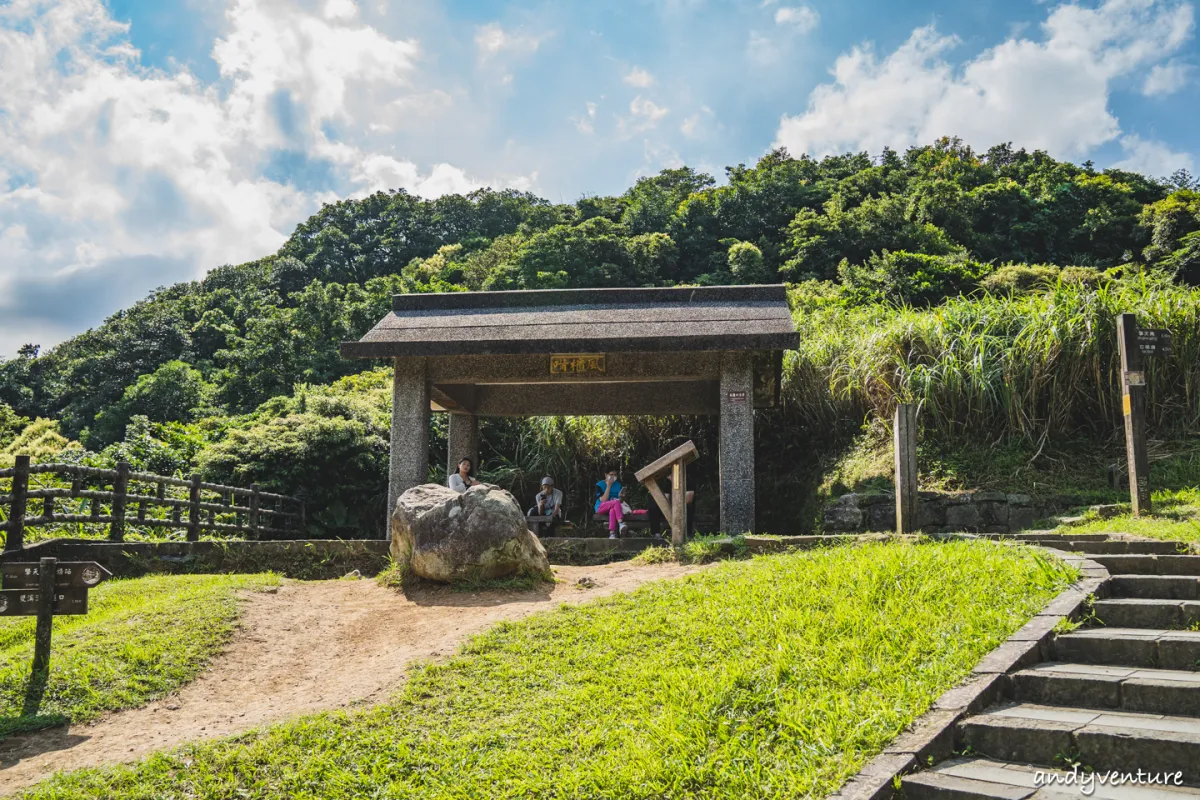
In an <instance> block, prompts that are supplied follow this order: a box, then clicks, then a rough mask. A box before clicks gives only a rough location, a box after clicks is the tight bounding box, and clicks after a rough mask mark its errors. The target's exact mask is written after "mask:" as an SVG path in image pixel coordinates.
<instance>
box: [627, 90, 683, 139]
mask: <svg viewBox="0 0 1200 800" xmlns="http://www.w3.org/2000/svg"><path fill="white" fill-rule="evenodd" d="M669 113H670V109H667V108H663V107H662V106H660V105H657V104H656V103H655V102H654V101H653V100H651V99H649V98H648V97H643V96H642V95H640V94H639V95H638V96H637V97H635V98H633V100H631V101H630V103H629V116H628V117H622V118H621V119H619V120H618V121H617V129H618V132H619V133H620V134H621V136H622V137H627V136H631V135H633V134H635V133H643V132H645V131H648V130H651V129H653V128H656V127H658V123H660V122H662V120H663V118H664V117H665V116H667V114H669Z"/></svg>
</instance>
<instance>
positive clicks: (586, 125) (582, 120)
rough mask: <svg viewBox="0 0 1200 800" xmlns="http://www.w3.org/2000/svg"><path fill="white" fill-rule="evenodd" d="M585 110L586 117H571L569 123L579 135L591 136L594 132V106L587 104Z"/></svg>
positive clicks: (593, 104)
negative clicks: (570, 122) (573, 125)
mask: <svg viewBox="0 0 1200 800" xmlns="http://www.w3.org/2000/svg"><path fill="white" fill-rule="evenodd" d="M586 108H587V116H584V117H572V118H571V121H572V122H574V123H575V127H576V129H578V131H579V132H580V133H586V134H592V133H595V132H596V104H595V103H588V104H587V106H586Z"/></svg>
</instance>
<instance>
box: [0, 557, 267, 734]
mask: <svg viewBox="0 0 1200 800" xmlns="http://www.w3.org/2000/svg"><path fill="white" fill-rule="evenodd" d="M277 584H278V578H276V577H275V576H274V575H270V574H266V575H209V576H178V577H165V576H157V577H147V578H138V579H135V580H112V581H108V582H106V583H103V584H101V585H100V586H99V588H96V589H93V590H91V597H90V598H89V609H88V613H87V615H86V616H77V617H55V619H54V657H53V660H52V661H51V667H50V675H49V681H48V682H47V683H46V684H45V686H44V687H43V688H41V690H40V691H39V689H38V686H37V684H36V683H33V684H32V685H31V679H30V674H29V663H30V659H31V658H32V654H33V629H34V625H35V620H34V618H33V617H7V618H4V619H0V736H5V735H8V734H11V733H14V732H16V731H21V730H32V729H36V728H41V727H46V726H48V725H55V724H61V723H62V722H64V721H70V722H74V723H83V722H88V721H90V720H93V719H95V718H96V717H98V716H100V715H101V714H102V713H104V712H106V711H116V710H118V709H122V708H135V707H137V706H140V705H143V704H145V703H146V702H148V701H150V700H152V699H153V698H155V697H159V696H161V695H164V694H166V693H168V692H170V691H172V690H174V689H177V688H179V687H180V686H182V685H183V684H185V683H187V682H189V681H191V680H192V679H193V678H195V677H196V676H197V675H199V674H200V672H201V671H203V669H204V668H205V666H207V664H208V662H209V660H210V659H211V658H212V657H213V656H215V655H216V654H217V653H218V652H219V651H220V650H221V647H222V646H223V645H224V644H225V642H226V641H227V640H228V639H229V637H230V635H231V634H232V633H233V629H234V625H235V623H236V621H237V617H238V613H239V603H240V601H239V599H238V593H239V592H242V591H245V590H247V589H261V588H263V587H266V586H274V585H277Z"/></svg>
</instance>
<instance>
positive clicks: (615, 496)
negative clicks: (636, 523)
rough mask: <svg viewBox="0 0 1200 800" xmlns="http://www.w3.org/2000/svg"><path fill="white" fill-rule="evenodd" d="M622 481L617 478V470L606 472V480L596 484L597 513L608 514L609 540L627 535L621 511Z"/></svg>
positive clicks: (623, 515)
mask: <svg viewBox="0 0 1200 800" xmlns="http://www.w3.org/2000/svg"><path fill="white" fill-rule="evenodd" d="M623 488H624V487H623V486H621V481H620V480H619V479H618V478H617V470H616V468H615V467H614V468H613V469H609V470H605V472H604V480H601V481H597V482H596V513H597V514H608V538H610V539H616V538H617V536H618V533H619V534H620V535H621V536H624V535H625V523H624V522H623V521H622V520H623V519H624V517H625V514H624V512H623V511H622V510H621V490H622V489H623Z"/></svg>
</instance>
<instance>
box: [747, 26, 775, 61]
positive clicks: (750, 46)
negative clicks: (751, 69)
mask: <svg viewBox="0 0 1200 800" xmlns="http://www.w3.org/2000/svg"><path fill="white" fill-rule="evenodd" d="M779 55H780V53H779V48H778V47H777V46H776V45H775V42H774V41H773V40H772V39H771V38H770V37H769V36H764V35H763V34H761V33H759V32H758V31H750V38H749V39H748V40H747V41H746V58H748V59H750V61H751V62H753V63H755V64H758V65H759V66H762V67H767V66H771V65H772V64H775V63H776V62H777V61H779Z"/></svg>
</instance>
